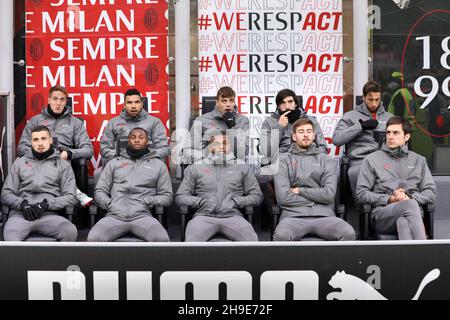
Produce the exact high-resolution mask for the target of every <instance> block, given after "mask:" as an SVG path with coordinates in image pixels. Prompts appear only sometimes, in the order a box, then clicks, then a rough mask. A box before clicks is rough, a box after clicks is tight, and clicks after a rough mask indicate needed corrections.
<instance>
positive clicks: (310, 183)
mask: <svg viewBox="0 0 450 320" xmlns="http://www.w3.org/2000/svg"><path fill="white" fill-rule="evenodd" d="M292 139H293V140H294V143H293V144H292V146H291V148H290V149H289V151H288V152H287V153H285V154H283V155H282V156H281V160H280V170H279V172H278V173H277V174H276V175H275V177H274V179H275V195H276V198H277V203H278V205H279V206H280V208H281V219H280V223H279V224H278V226H277V227H276V229H275V232H274V235H273V239H274V240H278V241H292V240H301V239H302V238H304V237H305V236H307V235H312V236H317V237H320V238H322V239H325V240H354V239H355V231H354V230H353V228H352V226H351V225H349V224H348V223H347V222H346V221H344V220H342V219H340V218H338V217H336V215H335V212H334V198H335V195H336V188H337V174H336V166H335V163H334V161H333V159H332V158H331V157H330V156H328V155H326V154H323V153H321V152H320V151H319V148H318V147H317V146H316V145H315V143H314V142H313V141H314V124H313V122H312V121H311V120H310V119H307V118H302V119H299V120H297V121H296V122H295V123H294V125H293V134H292Z"/></svg>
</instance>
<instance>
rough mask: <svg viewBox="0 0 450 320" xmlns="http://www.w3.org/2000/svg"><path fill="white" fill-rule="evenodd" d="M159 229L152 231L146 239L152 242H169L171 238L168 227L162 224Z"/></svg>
mask: <svg viewBox="0 0 450 320" xmlns="http://www.w3.org/2000/svg"><path fill="white" fill-rule="evenodd" d="M158 229H159V230H153V231H150V232H149V234H148V235H147V237H146V238H147V239H146V240H147V241H150V242H169V241H170V238H169V234H168V233H167V231H166V229H164V228H163V227H162V226H160V228H158Z"/></svg>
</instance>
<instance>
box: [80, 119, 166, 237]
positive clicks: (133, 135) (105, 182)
mask: <svg viewBox="0 0 450 320" xmlns="http://www.w3.org/2000/svg"><path fill="white" fill-rule="evenodd" d="M148 141H149V137H148V133H147V131H146V130H145V129H143V128H139V127H138V128H134V129H131V131H130V133H129V135H128V144H127V147H126V148H125V150H123V151H122V152H121V154H120V156H119V157H117V158H114V159H112V160H111V161H109V162H108V164H107V165H106V167H105V169H104V170H103V172H102V174H101V176H100V179H99V181H98V183H97V186H96V187H95V202H96V203H97V204H98V205H99V206H100V207H101V208H102V209H104V210H106V211H107V213H106V216H105V217H104V218H102V219H100V220H99V221H98V222H97V223H96V224H95V226H94V227H93V228H92V229H91V231H90V232H89V235H88V241H103V242H104V241H114V240H115V239H117V238H120V237H121V236H123V235H125V234H127V233H131V234H133V235H134V236H136V237H138V238H140V239H142V240H144V241H159V242H162V241H169V235H168V234H167V231H166V230H165V229H164V227H163V226H162V225H161V224H160V223H159V221H158V220H157V219H155V218H154V217H153V216H152V214H151V209H152V208H154V207H156V206H163V207H167V206H169V205H170V204H171V203H172V197H173V194H172V184H171V181H170V176H169V171H168V169H167V167H166V165H165V164H164V162H162V161H161V160H159V159H158V153H157V152H155V150H150V149H149V148H148Z"/></svg>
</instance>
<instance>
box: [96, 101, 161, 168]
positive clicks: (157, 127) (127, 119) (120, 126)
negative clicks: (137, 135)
mask: <svg viewBox="0 0 450 320" xmlns="http://www.w3.org/2000/svg"><path fill="white" fill-rule="evenodd" d="M136 127H140V128H143V129H145V130H147V132H148V136H149V140H150V142H151V145H150V150H153V151H154V152H155V153H156V156H157V157H158V158H160V159H161V160H164V158H166V157H167V156H168V155H169V154H170V148H169V142H168V140H167V136H166V129H165V128H164V125H163V124H162V122H161V120H159V119H158V118H156V117H153V116H151V115H150V114H148V112H147V111H145V110H144V109H142V110H141V112H140V113H139V114H138V115H137V116H136V117H135V118H132V117H131V116H130V115H129V114H128V113H127V112H126V110H125V109H123V110H122V112H121V113H120V115H118V116H117V117H114V118H112V119H111V120H110V121H109V122H108V125H107V126H106V129H105V132H103V136H102V139H101V140H100V154H101V156H102V164H103V166H105V165H106V163H108V161H110V160H111V159H112V158H114V157H115V156H116V145H115V141H116V140H117V137H120V136H128V134H129V133H130V131H131V130H132V129H134V128H136Z"/></svg>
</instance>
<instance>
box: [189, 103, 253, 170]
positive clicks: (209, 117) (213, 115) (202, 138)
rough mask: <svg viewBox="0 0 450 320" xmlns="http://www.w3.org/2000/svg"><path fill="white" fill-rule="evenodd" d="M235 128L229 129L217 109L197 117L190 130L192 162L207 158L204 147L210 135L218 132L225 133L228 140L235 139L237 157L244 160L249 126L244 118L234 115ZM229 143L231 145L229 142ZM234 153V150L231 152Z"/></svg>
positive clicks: (247, 146)
mask: <svg viewBox="0 0 450 320" xmlns="http://www.w3.org/2000/svg"><path fill="white" fill-rule="evenodd" d="M235 120H236V126H235V127H234V128H232V129H229V128H228V126H227V124H226V122H225V120H224V119H223V115H222V114H221V113H220V112H219V110H217V107H216V108H215V109H214V110H213V111H211V112H208V113H206V114H204V115H202V116H200V117H198V118H197V119H196V120H195V121H194V123H193V125H192V128H191V148H192V149H194V150H193V151H194V153H195V154H194V161H196V160H199V159H201V158H202V157H207V151H206V147H207V146H208V144H209V139H210V138H211V136H212V135H214V134H217V133H219V132H220V131H226V132H227V135H228V137H229V138H231V139H234V137H236V138H237V149H236V151H237V155H239V158H240V159H244V157H245V156H247V155H248V152H249V135H250V131H249V130H250V125H249V123H250V122H249V120H248V118H247V117H246V116H244V115H241V114H239V113H235ZM230 143H233V142H232V141H230ZM231 151H232V152H234V150H231Z"/></svg>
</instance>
